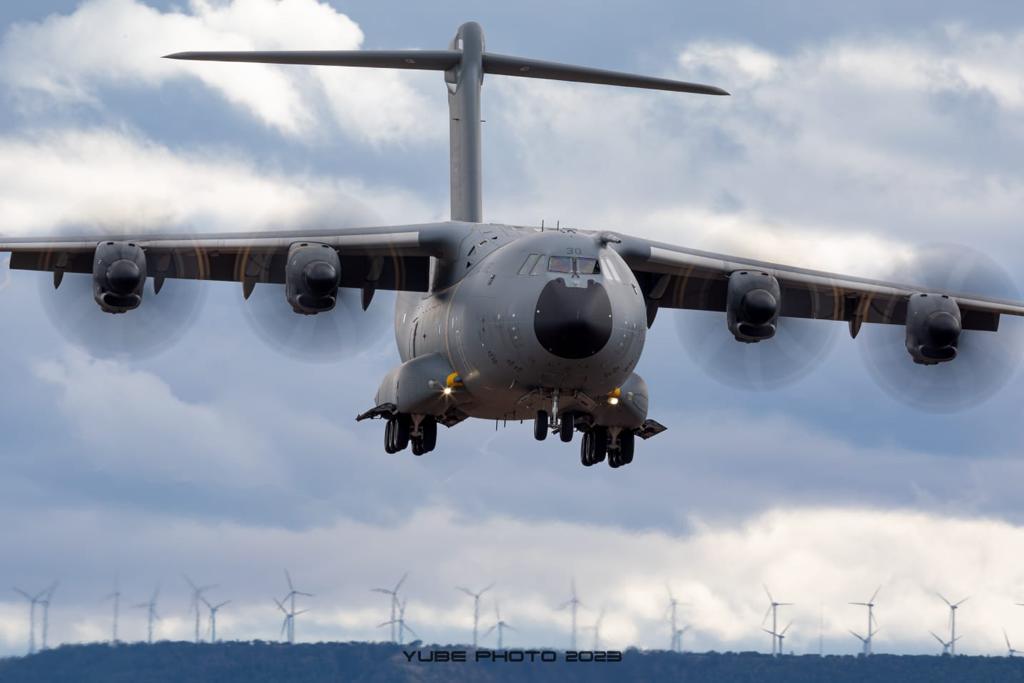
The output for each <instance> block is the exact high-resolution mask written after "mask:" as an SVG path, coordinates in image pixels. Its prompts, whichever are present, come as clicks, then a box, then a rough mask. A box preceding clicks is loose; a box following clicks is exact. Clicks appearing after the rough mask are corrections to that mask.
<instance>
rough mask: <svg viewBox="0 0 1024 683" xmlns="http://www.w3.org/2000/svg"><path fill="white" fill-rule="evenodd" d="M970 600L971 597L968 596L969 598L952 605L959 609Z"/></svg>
mask: <svg viewBox="0 0 1024 683" xmlns="http://www.w3.org/2000/svg"><path fill="white" fill-rule="evenodd" d="M970 599H971V596H969V595H968V596H967V597H966V598H964V599H963V600H961V601H960V602H957V603H954V604H953V605H952V607H959V606H960V605H962V604H964V603H965V602H967V601H968V600H970Z"/></svg>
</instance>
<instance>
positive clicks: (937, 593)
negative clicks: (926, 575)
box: [935, 591, 953, 607]
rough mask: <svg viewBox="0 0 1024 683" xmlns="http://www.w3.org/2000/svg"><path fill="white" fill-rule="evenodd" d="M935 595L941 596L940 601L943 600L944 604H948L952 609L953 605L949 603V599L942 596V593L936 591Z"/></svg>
mask: <svg viewBox="0 0 1024 683" xmlns="http://www.w3.org/2000/svg"><path fill="white" fill-rule="evenodd" d="M935 594H936V595H937V596H939V599H940V600H942V602H944V603H946V604H947V605H949V606H950V607H952V606H953V605H952V603H950V601H949V600H947V599H946V598H945V596H943V595H942V593H939V592H938V591H936V592H935Z"/></svg>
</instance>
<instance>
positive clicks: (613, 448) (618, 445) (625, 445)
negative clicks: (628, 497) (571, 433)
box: [580, 426, 636, 469]
mask: <svg viewBox="0 0 1024 683" xmlns="http://www.w3.org/2000/svg"><path fill="white" fill-rule="evenodd" d="M610 431H611V430H609V428H608V427H601V426H595V427H591V428H590V429H589V430H588V431H585V432H583V441H582V442H581V443H580V462H581V463H583V466H584V467H591V466H593V465H596V464H597V463H599V462H601V461H602V460H604V459H605V457H606V456H607V458H608V466H609V467H611V468H612V469H618V468H619V467H622V466H623V465H628V464H629V463H631V462H633V449H634V446H635V445H636V435H635V434H633V432H631V431H627V430H625V429H621V430H619V433H618V435H616V437H615V438H614V440H613V439H612V438H611V435H610V434H609V432H610Z"/></svg>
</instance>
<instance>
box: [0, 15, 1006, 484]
mask: <svg viewBox="0 0 1024 683" xmlns="http://www.w3.org/2000/svg"><path fill="white" fill-rule="evenodd" d="M168 56H169V57H170V58H172V59H188V60H212V61H222V62H262V63H270V64H309V65H324V66H346V67H375V68H385V69H426V70H434V71H442V72H443V73H444V80H445V84H446V86H447V89H448V107H449V112H450V154H451V159H450V165H451V220H450V221H447V222H443V223H429V224H420V225H397V226H387V227H368V228H352V229H349V228H346V229H335V230H315V231H297V230H292V231H274V232H260V233H229V234H205V235H203V234H189V235H185V234H146V235H142V234H140V235H135V236H129V237H124V236H117V237H109V236H108V237H107V238H105V239H97V237H95V236H94V237H91V238H87V237H78V238H73V237H59V238H20V239H10V240H7V241H5V242H2V243H0V251H8V252H11V262H10V266H11V268H13V269H25V270H41V271H51V272H52V273H53V282H54V286H55V287H56V286H59V285H60V283H61V281H62V280H63V278H64V275H65V274H66V273H84V274H91V276H92V293H93V297H94V299H95V301H96V303H97V304H98V305H99V307H100V308H101V309H102V310H103V311H105V312H107V313H125V312H127V311H131V310H132V309H135V308H137V307H138V306H139V305H140V304H141V303H142V295H143V290H144V286H145V283H146V280H147V278H152V279H153V283H152V290H153V292H154V293H158V292H159V291H160V289H161V287H162V286H163V285H164V281H165V280H166V279H167V278H189V279H199V280H221V281H235V282H240V283H241V284H242V292H243V294H244V296H245V297H246V298H247V299H248V298H249V295H250V294H251V293H252V291H253V288H254V287H255V286H256V285H257V284H264V283H273V284H283V285H284V292H283V294H284V299H286V300H287V303H288V304H290V305H291V307H292V309H293V310H294V312H295V313H296V314H299V315H320V316H324V315H329V313H328V312H329V311H331V310H332V309H333V308H334V307H335V305H336V302H337V297H338V294H339V288H351V289H354V290H360V291H361V294H362V309H363V311H365V310H366V309H367V307H368V306H370V304H371V301H372V299H373V296H374V292H375V291H376V290H394V291H396V292H397V305H396V310H395V323H394V326H395V339H396V342H397V345H398V351H399V355H400V357H401V360H402V364H401V365H399V366H398V367H396V368H394V369H393V370H392V371H391V372H389V373H388V375H387V376H386V377H385V378H384V380H383V381H382V383H381V385H380V388H379V389H378V391H377V395H376V401H375V403H374V405H373V407H371V408H370V409H369V410H367V411H366V412H365V413H363V414H361V415H359V416H358V418H357V419H359V420H364V419H368V418H380V419H383V420H384V422H385V424H386V427H385V429H384V447H385V450H386V451H387V452H389V453H395V452H398V451H401V450H404V449H405V448H407V447H408V446H409V445H410V444H411V446H412V452H413V453H414V454H416V455H421V454H423V453H427V452H430V451H431V450H433V449H434V447H435V445H436V440H437V425H438V423H440V424H443V425H445V426H447V427H452V426H454V425H456V424H458V423H459V422H461V421H463V420H465V419H466V418H470V417H475V418H484V419H493V420H501V419H504V420H532V421H533V424H534V436H535V437H536V438H537V439H539V440H542V439H544V438H546V437H547V435H548V434H549V433H557V434H558V435H559V436H560V438H561V440H562V441H566V442H568V441H571V440H572V438H573V436H574V432H576V431H579V432H581V433H582V446H581V461H582V463H583V464H584V465H586V466H591V465H594V464H596V463H598V462H601V461H603V460H605V459H606V457H607V460H608V462H609V464H610V465H611V466H612V467H620V466H622V465H624V464H628V463H630V462H632V460H633V453H634V443H635V438H636V437H640V438H643V439H647V438H650V437H652V436H654V435H656V434H658V433H660V432H662V431H664V429H665V427H664V426H662V425H661V424H659V423H657V422H656V421H654V420H651V419H648V417H647V409H648V393H647V386H646V384H645V382H644V380H643V379H642V378H641V377H639V376H638V375H637V374H636V373H634V372H633V370H634V368H635V367H636V365H637V362H638V361H639V359H640V354H641V352H642V350H643V348H644V339H645V335H646V331H647V329H648V328H649V327H650V326H651V325H652V324H653V322H654V319H655V315H656V314H657V312H658V310H659V309H661V308H677V309H697V310H704V311H717V312H720V313H723V314H724V316H723V321H722V334H723V335H727V334H728V333H731V334H732V336H733V337H735V339H736V341H737V342H739V343H747V344H751V343H759V344H762V345H763V344H772V343H778V342H779V340H778V339H776V340H775V341H774V342H771V341H768V340H770V339H771V338H772V337H773V336H774V335H775V333H776V330H777V327H778V325H779V323H780V320H781V319H785V318H804V319H817V320H833V321H846V322H847V323H848V324H849V331H850V334H851V335H853V336H856V335H857V333H858V331H859V330H860V328H861V325H862V324H863V323H887V324H892V325H903V326H904V327H905V330H906V336H905V339H906V349H907V351H908V352H909V355H910V358H908V359H907V362H908V363H909V362H910V361H911V360H912V361H913V362H915V363H919V364H924V365H933V364H939V363H947V362H949V361H952V360H954V358H956V356H957V353H958V342H959V341H960V339H961V333H962V331H964V330H972V331H974V330H977V331H988V332H995V331H996V330H997V329H998V326H999V318H1000V316H1001V315H1003V314H1008V315H1015V316H1020V315H1024V304H1022V303H1020V302H1012V301H1004V300H999V299H992V298H986V297H981V296H974V295H964V294H958V293H955V292H950V291H941V290H935V289H929V288H927V287H924V286H920V285H919V286H913V285H902V284H895V283H890V282H882V281H878V280H868V279H862V278H857V277H847V276H844V275H838V274H834V273H826V272H820V271H814V270H806V269H802V268H793V267H789V266H785V265H779V264H774V263H764V262H758V261H751V260H746V259H743V258H738V257H733V256H727V255H721V254H713V253H708V252H703V251H697V250H693V249H687V248H685V247H680V246H676V245H672V244H665V243H659V242H653V241H649V240H645V239H640V238H636V237H631V236H629V235H626V234H623V233H619V232H607V231H603V232H602V231H588V230H569V229H560V228H556V229H551V228H548V229H544V228H543V227H523V226H514V225H504V224H499V223H487V222H484V220H483V211H482V196H481V186H482V183H481V135H480V113H481V112H480V90H481V86H482V84H483V80H484V76H485V75H487V74H493V75H503V76H520V77H526V78H543V79H551V80H560V81H574V82H581V83H596V84H604V85H617V86H625V87H632V88H646V89H652V90H667V91H674V92H681V93H696V94H702V95H728V93H727V92H726V91H724V90H721V89H719V88H716V87H713V86H708V85H700V84H695V83H686V82H681V81H674V80H668V79H663V78H652V77H648V76H640V75H632V74H627V73H620V72H615V71H605V70H600V69H593V68H585V67H579V66H573V65H567V64H558V63H553V62H545V61H538V60H533V59H523V58H520V57H512V56H508V55H503V54H497V53H494V52H488V51H486V50H485V48H484V36H483V31H482V29H481V27H480V26H479V25H478V24H476V23H472V22H470V23H466V24H463V25H462V26H461V27H460V28H459V29H458V32H457V33H456V35H455V38H454V39H453V40H452V42H451V44H450V46H449V48H448V49H447V50H423V51H419V50H415V51H302V52H285V51H274V52H183V53H178V54H173V55H168ZM283 304H284V302H282V305H283ZM356 324H358V323H356ZM730 343H731V342H730Z"/></svg>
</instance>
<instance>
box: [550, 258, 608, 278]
mask: <svg viewBox="0 0 1024 683" xmlns="http://www.w3.org/2000/svg"><path fill="white" fill-rule="evenodd" d="M548 272H549V273H572V274H573V275H598V274H599V273H600V272H601V266H599V265H598V263H597V259H594V258H589V257H586V256H575V257H574V256H551V257H548Z"/></svg>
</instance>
